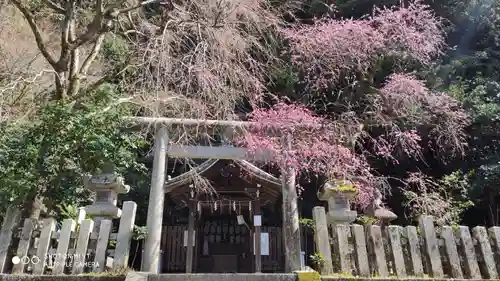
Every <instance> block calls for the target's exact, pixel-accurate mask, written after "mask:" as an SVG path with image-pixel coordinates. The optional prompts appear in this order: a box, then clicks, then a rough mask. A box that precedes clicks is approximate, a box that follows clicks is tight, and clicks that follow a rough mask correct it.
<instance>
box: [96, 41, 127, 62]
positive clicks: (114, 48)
mask: <svg viewBox="0 0 500 281" xmlns="http://www.w3.org/2000/svg"><path fill="white" fill-rule="evenodd" d="M130 53H131V47H130V45H129V44H128V43H127V41H125V39H123V38H122V37H119V36H116V35H114V34H110V35H109V36H107V37H106V38H105V40H104V42H103V45H102V51H101V54H102V56H103V57H104V58H105V59H106V60H107V61H108V62H112V63H116V64H119V65H122V64H125V63H126V60H127V58H128V56H129V55H130Z"/></svg>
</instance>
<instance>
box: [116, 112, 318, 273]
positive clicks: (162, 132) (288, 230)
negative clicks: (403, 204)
mask: <svg viewBox="0 0 500 281" xmlns="http://www.w3.org/2000/svg"><path fill="white" fill-rule="evenodd" d="M126 119H127V120H130V121H133V122H135V123H138V124H141V125H146V126H150V125H152V124H155V125H157V126H158V127H157V131H156V135H155V145H154V161H153V175H152V179H151V190H150V195H149V207H148V219H147V228H148V235H147V238H146V243H145V247H144V256H143V263H142V271H146V272H151V273H158V272H159V264H160V263H159V261H160V244H161V243H160V242H161V236H162V234H161V230H162V220H163V207H164V199H165V197H164V189H163V185H164V183H165V170H166V160H167V153H168V156H169V157H174V158H198V159H229V160H256V161H263V162H267V161H269V160H270V159H271V157H272V155H271V154H269V153H268V152H266V151H262V153H261V154H259V155H252V157H249V156H248V153H247V149H245V148H241V147H210V146H177V145H171V146H168V132H167V129H166V127H165V125H183V126H206V127H211V126H226V127H233V128H237V127H240V128H241V127H249V126H252V125H255V123H252V122H244V121H222V120H198V119H180V118H148V117H129V118H126ZM162 125H163V126H162ZM304 126H315V125H314V124H304ZM285 140H286V143H284V144H286V145H290V141H291V140H290V139H289V136H287V138H285ZM281 177H282V195H283V244H284V247H285V253H284V255H285V271H286V272H293V271H296V270H300V269H301V264H300V250H301V247H300V232H299V220H298V202H297V190H296V182H295V170H294V167H283V169H282V176H281Z"/></svg>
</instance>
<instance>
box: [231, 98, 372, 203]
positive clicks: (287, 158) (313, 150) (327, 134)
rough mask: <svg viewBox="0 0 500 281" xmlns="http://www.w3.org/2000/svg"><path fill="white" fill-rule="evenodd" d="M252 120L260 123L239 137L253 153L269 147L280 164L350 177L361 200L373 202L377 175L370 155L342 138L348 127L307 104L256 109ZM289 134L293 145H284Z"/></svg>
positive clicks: (333, 176)
mask: <svg viewBox="0 0 500 281" xmlns="http://www.w3.org/2000/svg"><path fill="white" fill-rule="evenodd" d="M249 120H250V121H252V122H254V123H255V124H256V125H255V126H253V127H251V128H249V129H248V132H247V133H246V134H244V135H243V136H242V137H241V138H240V139H238V140H237V141H238V142H239V144H241V145H244V146H246V147H247V148H248V149H249V153H250V154H254V153H256V152H258V151H259V150H262V149H266V150H269V151H271V152H272V153H273V159H272V163H271V164H274V165H276V166H277V167H285V166H286V165H293V166H294V167H295V168H296V171H297V173H311V172H312V173H316V174H321V175H327V176H329V177H330V178H335V179H347V180H350V181H352V182H353V183H354V184H355V185H356V187H357V190H358V203H359V204H360V205H361V206H363V207H366V206H368V204H369V203H370V202H371V200H372V197H373V188H374V187H375V185H376V178H375V176H373V175H372V173H371V169H370V166H369V164H368V162H367V161H366V159H365V158H364V157H363V156H362V155H357V154H355V153H354V152H353V151H352V150H351V149H349V148H348V147H346V146H345V144H344V143H342V142H341V141H340V140H341V139H342V135H341V134H342V132H345V130H341V128H339V127H338V126H336V125H334V124H333V123H331V122H327V120H325V119H324V118H322V117H318V116H315V115H314V114H313V112H311V111H310V110H308V109H307V108H305V107H303V106H300V105H288V104H285V103H278V104H276V105H274V106H273V107H272V108H270V109H257V110H254V111H253V112H252V114H251V115H250V116H249ZM358 129H359V127H358ZM288 134H289V135H291V136H292V138H291V139H292V145H291V146H292V149H287V146H286V145H283V136H284V135H285V136H286V135H288Z"/></svg>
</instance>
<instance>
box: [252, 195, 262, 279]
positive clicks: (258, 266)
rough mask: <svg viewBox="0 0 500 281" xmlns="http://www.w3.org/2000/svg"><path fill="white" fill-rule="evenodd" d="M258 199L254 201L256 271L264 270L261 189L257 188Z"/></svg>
mask: <svg viewBox="0 0 500 281" xmlns="http://www.w3.org/2000/svg"><path fill="white" fill-rule="evenodd" d="M256 197H257V200H256V201H254V202H255V204H254V209H255V210H254V217H253V224H254V229H255V231H254V239H255V244H254V245H255V272H257V273H260V272H262V253H261V226H262V217H261V214H260V199H259V190H257V196H256Z"/></svg>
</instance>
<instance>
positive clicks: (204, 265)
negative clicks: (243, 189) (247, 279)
mask: <svg viewBox="0 0 500 281" xmlns="http://www.w3.org/2000/svg"><path fill="white" fill-rule="evenodd" d="M245 221H247V222H248V218H245ZM197 232H198V235H196V236H197V237H198V241H196V242H197V243H196V244H197V245H198V247H196V256H197V262H196V268H197V269H196V271H197V272H208V273H237V272H252V267H253V266H252V265H253V262H254V260H253V256H252V253H251V248H250V247H251V246H252V243H251V242H252V241H251V237H252V236H251V231H250V229H249V228H248V227H247V226H246V225H245V224H243V225H238V221H237V216H236V215H235V214H232V215H229V214H227V215H217V216H211V217H205V216H202V217H201V218H200V220H199V221H198V228H197Z"/></svg>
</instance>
